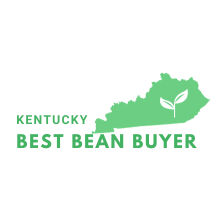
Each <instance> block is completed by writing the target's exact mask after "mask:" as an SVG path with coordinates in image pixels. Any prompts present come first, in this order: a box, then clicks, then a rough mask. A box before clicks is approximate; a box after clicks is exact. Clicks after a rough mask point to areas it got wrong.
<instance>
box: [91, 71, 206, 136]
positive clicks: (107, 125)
mask: <svg viewBox="0 0 220 220" xmlns="http://www.w3.org/2000/svg"><path fill="white" fill-rule="evenodd" d="M152 85H153V86H152V87H151V88H150V90H149V92H147V93H146V97H145V98H141V97H140V96H138V97H137V99H136V101H129V102H128V103H127V104H126V103H124V102H119V103H115V104H114V105H113V106H112V107H111V112H110V113H107V114H106V115H105V116H106V118H107V120H106V121H104V120H102V119H97V120H96V130H95V132H93V133H105V132H114V128H130V127H137V126H149V125H163V124H175V123H184V122H186V121H188V120H190V119H192V118H194V117H195V116H196V115H197V114H198V112H199V111H200V109H201V108H202V107H204V106H205V105H206V104H207V103H208V101H209V99H207V98H205V97H204V95H203V94H202V93H201V91H200V90H199V89H198V87H199V85H198V83H197V82H196V81H195V80H193V78H190V79H189V80H181V81H179V80H177V79H172V78H171V77H170V75H169V74H167V73H164V74H163V73H162V74H161V80H159V81H158V82H153V83H152Z"/></svg>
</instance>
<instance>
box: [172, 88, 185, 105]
mask: <svg viewBox="0 0 220 220" xmlns="http://www.w3.org/2000/svg"><path fill="white" fill-rule="evenodd" d="M187 96H188V89H187V90H186V91H184V92H182V93H180V94H179V95H178V96H177V97H176V98H175V100H174V103H175V104H177V103H181V102H184V101H185V100H186V98H187Z"/></svg>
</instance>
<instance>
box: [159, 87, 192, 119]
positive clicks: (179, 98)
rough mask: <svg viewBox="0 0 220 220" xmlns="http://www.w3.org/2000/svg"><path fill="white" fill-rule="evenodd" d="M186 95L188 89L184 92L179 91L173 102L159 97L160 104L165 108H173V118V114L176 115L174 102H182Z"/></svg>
mask: <svg viewBox="0 0 220 220" xmlns="http://www.w3.org/2000/svg"><path fill="white" fill-rule="evenodd" d="M187 96H188V89H187V90H186V91H184V92H181V93H180V94H179V95H178V96H177V97H176V98H175V100H174V103H173V104H172V103H171V102H169V101H167V100H165V99H162V98H160V104H161V105H162V106H163V107H164V108H167V109H173V111H174V118H175V115H176V113H175V112H176V111H175V109H176V104H178V103H181V102H184V101H185V100H186V98H187Z"/></svg>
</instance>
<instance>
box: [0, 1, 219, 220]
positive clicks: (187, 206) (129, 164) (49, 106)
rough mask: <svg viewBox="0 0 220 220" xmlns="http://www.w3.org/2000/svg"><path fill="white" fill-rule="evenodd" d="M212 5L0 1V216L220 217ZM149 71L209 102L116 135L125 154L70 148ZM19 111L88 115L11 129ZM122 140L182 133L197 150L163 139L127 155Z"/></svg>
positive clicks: (140, 90) (138, 90)
mask: <svg viewBox="0 0 220 220" xmlns="http://www.w3.org/2000/svg"><path fill="white" fill-rule="evenodd" d="M219 9H220V8H219V1H192V0H190V1H137V0H136V1H121V0H117V1H48V0H44V1H40V0H38V1H8V0H7V1H6V0H2V1H1V3H0V32H1V34H0V56H1V57H0V74H1V79H0V89H1V91H0V92H1V93H0V94H1V98H0V99H1V110H0V116H1V118H0V128H1V137H0V138H1V148H0V170H1V173H0V219H2V220H8V219H10V220H15V219H16V220H17V219H19V220H20V219H21V220H35V219H36V220H39V219H40V220H48V219H51V220H52V219H53V220H54V219H62V220H63V219H65V220H70V219H71V220H72V219H74V220H75V219H76V220H81V219H83V220H90V219H94V220H103V219H104V220H107V219H110V220H112V219H115V220H121V219H132V220H133V219H135V220H136V219H138V220H146V219H149V220H161V219H167V220H177V219H178V220H182V219H183V220H185V219H187V220H195V219H199V220H200V219H205V220H206V219H212V220H219V219H220V209H219V207H220V189H219V188H220V180H219V176H220V174H219V173H220V172H219V169H220V159H219V158H220V157H219V155H220V144H219V122H220V117H219V107H220V106H219V92H220V89H219V79H220V77H219V73H220V65H219V60H220V52H219V51H220V40H219V39H220V29H219V21H220V14H219ZM160 73H169V74H170V75H171V77H173V78H177V79H189V78H190V77H193V78H194V79H195V80H196V81H198V83H199V89H200V90H201V91H202V93H203V94H204V95H205V96H206V97H207V98H209V99H211V100H210V102H209V103H208V104H207V105H206V106H205V107H204V108H203V109H201V111H200V113H199V114H198V116H196V117H195V118H194V119H193V120H191V121H189V122H187V123H185V124H178V125H167V126H166V125H165V126H153V127H143V128H134V129H123V130H119V131H117V132H118V133H123V134H124V135H125V146H124V149H118V148H116V149H104V147H103V148H102V149H83V148H82V149H72V148H71V134H73V133H80V134H82V135H83V134H84V133H90V132H91V131H94V129H95V119H96V118H103V119H104V118H105V114H106V113H107V112H109V111H110V107H111V105H112V104H113V103H114V102H118V101H124V102H127V101H128V100H130V99H132V100H135V98H136V96H137V95H141V97H144V96H145V93H146V92H147V91H148V90H149V88H150V87H151V83H152V82H154V81H158V80H159V79H160ZM195 102H196V100H195ZM27 114H31V115H34V114H36V115H40V114H41V115H45V114H49V115H57V114H59V115H65V114H68V115H76V114H82V115H84V114H87V115H88V118H87V120H86V125H53V124H49V125H17V124H16V115H27ZM18 133H23V134H26V135H27V136H28V135H29V134H34V133H36V134H39V135H42V134H45V133H48V134H55V133H61V134H64V138H63V139H62V140H63V141H62V143H61V148H60V149H56V146H55V145H53V146H52V147H51V148H50V149H40V148H39V149H30V148H26V149H17V148H16V147H17V145H16V135H17V134H18ZM133 133H140V134H143V135H144V134H148V133H149V134H154V133H155V134H159V133H162V134H168V133H171V134H175V133H180V134H185V133H192V134H194V135H195V137H196V141H195V144H196V146H197V149H191V148H190V149H173V144H172V140H171V141H170V143H169V144H168V148H167V149H163V147H162V143H161V142H159V143H158V146H157V147H156V148H155V149H147V147H143V148H141V149H132V134H133ZM94 139H95V138H94ZM171 139H173V137H172V138H171ZM53 143H54V141H53Z"/></svg>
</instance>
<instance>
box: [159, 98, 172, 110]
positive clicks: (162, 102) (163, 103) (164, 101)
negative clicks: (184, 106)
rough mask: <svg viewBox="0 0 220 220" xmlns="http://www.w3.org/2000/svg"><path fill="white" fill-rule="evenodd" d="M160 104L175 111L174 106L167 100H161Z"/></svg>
mask: <svg viewBox="0 0 220 220" xmlns="http://www.w3.org/2000/svg"><path fill="white" fill-rule="evenodd" d="M160 104H161V105H162V106H163V107H164V108H167V109H174V106H173V104H172V103H171V102H169V101H167V100H165V99H162V98H160Z"/></svg>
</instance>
